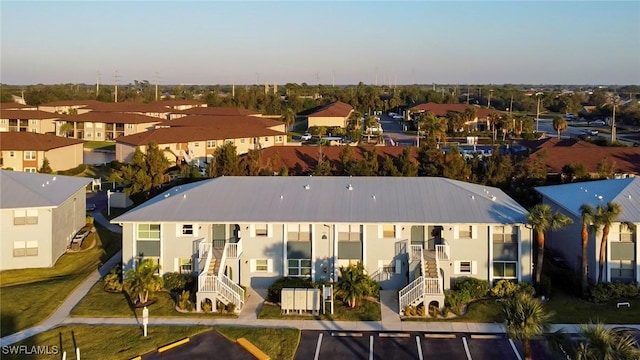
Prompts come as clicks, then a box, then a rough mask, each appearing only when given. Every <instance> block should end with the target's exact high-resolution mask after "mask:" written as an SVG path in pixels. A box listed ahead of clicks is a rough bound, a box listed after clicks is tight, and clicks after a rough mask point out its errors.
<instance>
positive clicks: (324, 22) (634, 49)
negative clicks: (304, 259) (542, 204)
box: [0, 0, 640, 85]
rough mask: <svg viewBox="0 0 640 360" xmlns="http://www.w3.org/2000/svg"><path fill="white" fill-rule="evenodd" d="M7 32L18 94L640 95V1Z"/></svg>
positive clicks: (246, 10)
mask: <svg viewBox="0 0 640 360" xmlns="http://www.w3.org/2000/svg"><path fill="white" fill-rule="evenodd" d="M0 30H1V33H0V55H1V56H0V82H2V83H4V84H11V85H29V84H37V83H42V84H56V83H86V84H92V83H95V82H96V81H97V80H98V76H99V77H100V83H102V84H113V83H114V82H115V74H116V71H117V74H118V83H121V84H127V83H133V82H134V80H138V81H142V80H148V81H150V82H151V83H152V84H153V83H156V82H157V83H159V84H161V85H162V84H167V85H168V84H231V83H235V84H255V83H259V84H264V83H269V84H274V83H278V84H285V83H289V82H291V83H298V84H300V83H303V82H306V83H308V84H316V83H318V82H320V83H322V84H332V83H335V84H336V85H339V84H357V83H359V82H363V83H365V84H376V83H377V84H379V85H381V84H391V85H394V84H397V85H402V84H414V83H418V84H432V83H436V84H576V85H583V84H589V85H638V84H640V1H622V2H614V1H603V2H596V1H533V2H524V1H493V2H489V1H466V2H463V1H446V2H436V1H410V2H397V1H393V2H391V1H275V2H271V1H252V2H248V1H234V2H219V1H195V2H183V1H159V2H158V1H154V2H152V1H111V2H100V1H68V2H62V1H45V2H35V1H6V0H2V1H0ZM98 73H99V74H100V75H98Z"/></svg>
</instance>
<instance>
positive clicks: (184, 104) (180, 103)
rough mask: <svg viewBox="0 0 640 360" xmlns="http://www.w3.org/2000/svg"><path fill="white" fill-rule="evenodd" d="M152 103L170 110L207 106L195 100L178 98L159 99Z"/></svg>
mask: <svg viewBox="0 0 640 360" xmlns="http://www.w3.org/2000/svg"><path fill="white" fill-rule="evenodd" d="M152 104H156V105H160V106H163V107H166V108H169V109H172V110H187V109H197V108H200V107H207V104H205V103H203V102H201V101H197V100H179V99H170V100H166V99H165V100H160V101H156V102H154V103H152Z"/></svg>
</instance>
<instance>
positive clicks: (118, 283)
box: [104, 265, 122, 292]
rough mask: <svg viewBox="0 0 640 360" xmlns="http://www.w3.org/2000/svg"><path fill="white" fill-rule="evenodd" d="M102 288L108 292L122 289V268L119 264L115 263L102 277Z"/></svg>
mask: <svg viewBox="0 0 640 360" xmlns="http://www.w3.org/2000/svg"><path fill="white" fill-rule="evenodd" d="M104 289H105V290H106V291H109V292H121V291H122V270H121V268H120V265H116V266H115V267H114V268H113V269H111V271H110V272H109V273H108V274H107V275H105V277H104Z"/></svg>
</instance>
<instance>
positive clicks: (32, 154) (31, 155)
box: [22, 150, 37, 161]
mask: <svg viewBox="0 0 640 360" xmlns="http://www.w3.org/2000/svg"><path fill="white" fill-rule="evenodd" d="M36 157H37V153H36V151H35V150H25V151H24V153H23V154H22V158H23V160H25V161H33V160H36Z"/></svg>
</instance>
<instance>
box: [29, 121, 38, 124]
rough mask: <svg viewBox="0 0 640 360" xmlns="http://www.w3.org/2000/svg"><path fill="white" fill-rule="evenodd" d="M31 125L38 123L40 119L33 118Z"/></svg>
mask: <svg viewBox="0 0 640 360" xmlns="http://www.w3.org/2000/svg"><path fill="white" fill-rule="evenodd" d="M30 122H31V125H38V120H31V121H30Z"/></svg>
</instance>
